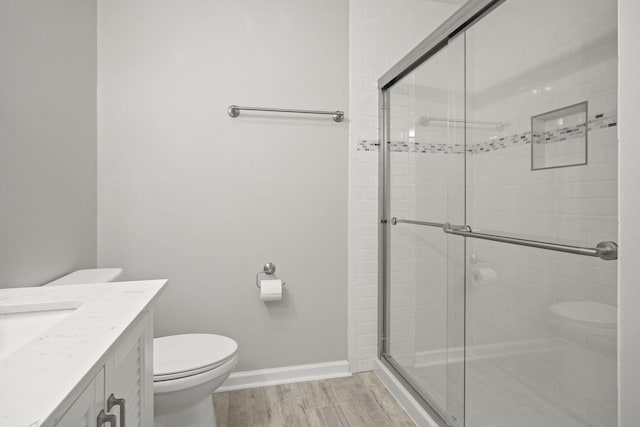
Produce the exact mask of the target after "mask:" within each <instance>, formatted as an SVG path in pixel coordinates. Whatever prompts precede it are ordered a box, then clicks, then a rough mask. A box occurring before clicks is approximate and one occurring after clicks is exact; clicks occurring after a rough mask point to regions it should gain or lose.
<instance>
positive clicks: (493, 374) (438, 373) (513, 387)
mask: <svg viewBox="0 0 640 427" xmlns="http://www.w3.org/2000/svg"><path fill="white" fill-rule="evenodd" d="M405 370H406V371H407V372H408V373H409V374H410V375H411V376H412V377H413V378H414V379H415V380H416V381H417V382H418V383H419V384H421V385H422V386H423V388H424V390H425V391H426V392H427V393H428V394H429V395H430V396H431V398H432V399H434V400H435V401H436V402H438V404H439V405H440V406H441V407H445V396H444V388H443V387H440V388H439V389H436V388H430V387H429V384H442V383H443V379H442V375H443V369H442V366H439V365H436V366H427V367H419V368H405ZM466 375H467V389H466V398H467V406H466V427H515V426H517V427H583V426H584V427H601V426H600V425H599V424H594V423H592V422H590V421H588V420H585V419H584V418H582V417H580V416H579V415H578V414H576V413H573V412H571V411H570V410H568V409H566V408H565V407H563V406H561V405H559V404H558V403H556V402H554V401H553V400H552V399H550V398H547V397H545V396H543V395H541V394H540V393H539V392H537V391H535V390H533V389H531V388H529V387H527V386H526V384H523V383H522V382H521V381H519V380H517V379H516V378H513V377H512V376H511V375H509V374H507V373H506V372H504V371H503V370H501V369H499V368H498V367H496V366H495V365H493V364H492V363H488V362H487V361H473V362H469V364H468V365H467V371H466ZM453 386H454V387H459V386H461V384H453ZM449 405H451V406H449V407H450V408H459V407H461V405H462V400H458V401H450V402H449Z"/></svg>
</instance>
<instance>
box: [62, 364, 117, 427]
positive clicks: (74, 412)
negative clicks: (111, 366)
mask: <svg viewBox="0 0 640 427" xmlns="http://www.w3.org/2000/svg"><path fill="white" fill-rule="evenodd" d="M103 407H104V369H100V372H98V374H97V375H96V376H95V377H94V378H93V379H92V380H91V382H90V383H89V385H88V386H87V387H86V388H85V389H84V390H83V391H82V392H81V393H80V396H78V398H77V399H76V401H75V402H73V405H71V407H70V408H69V409H68V410H67V412H65V414H64V415H63V416H62V418H61V419H60V421H58V423H57V424H56V426H61V427H94V426H95V425H96V421H97V419H98V414H99V413H100V411H101V410H102V408H103ZM114 427H115V426H114Z"/></svg>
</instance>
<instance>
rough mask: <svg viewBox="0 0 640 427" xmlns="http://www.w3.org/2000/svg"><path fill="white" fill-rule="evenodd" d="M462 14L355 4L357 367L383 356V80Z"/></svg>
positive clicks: (422, 1)
mask: <svg viewBox="0 0 640 427" xmlns="http://www.w3.org/2000/svg"><path fill="white" fill-rule="evenodd" d="M456 9H457V6H456V5H453V4H451V3H447V2H437V1H428V0H394V1H388V0H351V1H350V2H349V20H350V22H349V28H350V37H349V43H350V46H349V48H350V55H349V58H350V64H349V67H350V78H349V80H350V93H349V99H350V111H351V118H350V137H349V141H350V142H349V267H348V268H349V291H348V299H349V302H348V311H349V321H348V323H349V326H348V328H349V362H350V365H351V370H352V371H354V372H358V371H365V370H370V369H372V368H373V360H374V358H375V357H376V352H377V319H378V312H377V307H378V297H377V296H378V274H377V272H378V262H377V256H378V255H377V247H378V225H377V218H378V153H377V151H363V150H358V143H359V141H363V140H366V141H373V140H377V139H378V90H377V82H378V79H379V78H380V77H381V76H382V74H384V73H385V72H386V71H387V70H388V69H389V68H391V66H393V65H394V64H395V63H396V62H398V61H399V60H400V59H401V58H402V57H403V56H404V55H405V54H406V53H408V52H409V51H410V50H411V49H412V48H413V47H415V46H416V45H417V44H418V43H419V42H420V41H422V40H423V39H424V38H425V37H427V36H428V35H429V34H430V33H431V32H432V31H433V30H434V29H435V28H437V27H438V25H440V24H441V23H442V22H443V21H444V20H445V19H446V18H447V17H448V16H450V15H451V14H452V13H453V12H454V11H455V10H456Z"/></svg>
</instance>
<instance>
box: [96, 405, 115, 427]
mask: <svg viewBox="0 0 640 427" xmlns="http://www.w3.org/2000/svg"><path fill="white" fill-rule="evenodd" d="M105 423H109V427H116V416H115V415H107V414H106V413H105V412H104V409H102V410H100V413H99V414H98V418H96V427H102V426H103V425H104V424H105Z"/></svg>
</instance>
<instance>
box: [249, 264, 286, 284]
mask: <svg viewBox="0 0 640 427" xmlns="http://www.w3.org/2000/svg"><path fill="white" fill-rule="evenodd" d="M275 272H276V265H275V264H274V263H272V262H268V263H266V264H265V265H264V267H262V271H258V273H257V274H256V286H257V287H260V275H261V274H266V275H267V276H271V275H272V274H273V273H275ZM284 285H286V283H285V282H282V286H284Z"/></svg>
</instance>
